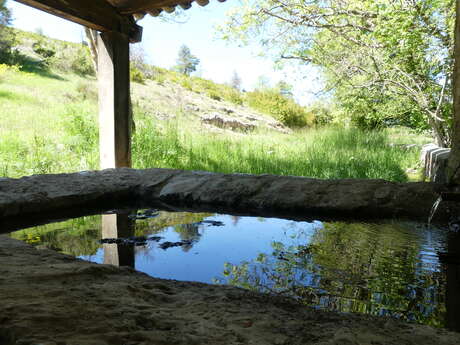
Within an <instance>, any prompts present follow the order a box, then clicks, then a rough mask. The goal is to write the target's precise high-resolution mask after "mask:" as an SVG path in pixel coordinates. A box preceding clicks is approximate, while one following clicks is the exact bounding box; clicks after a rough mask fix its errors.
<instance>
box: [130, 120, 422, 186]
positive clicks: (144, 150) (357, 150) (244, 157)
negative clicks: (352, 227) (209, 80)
mask: <svg viewBox="0 0 460 345" xmlns="http://www.w3.org/2000/svg"><path fill="white" fill-rule="evenodd" d="M136 123H137V128H136V133H135V135H134V140H133V157H135V159H134V167H135V168H139V169H144V168H150V167H162V168H174V169H185V170H208V171H215V172H223V173H234V172H239V173H249V174H264V173H270V174H276V175H295V176H308V177H317V178H383V179H386V180H391V181H407V180H408V176H407V175H406V173H405V170H406V169H408V168H412V167H417V164H418V150H417V149H416V148H414V149H411V150H404V149H403V148H401V147H399V146H390V145H389V136H388V135H389V134H388V133H386V132H383V131H382V132H368V131H361V130H357V129H343V128H324V129H320V130H309V131H301V132H295V133H293V134H291V135H289V136H286V135H281V134H276V133H267V134H252V135H245V136H243V137H232V136H228V137H227V136H222V135H213V134H204V135H200V136H197V135H196V133H195V134H194V133H193V132H191V131H189V130H187V129H185V128H183V127H184V126H183V122H182V121H180V123H181V126H179V120H178V122H177V123H174V122H173V123H171V124H169V125H167V126H161V127H160V126H158V125H157V126H155V125H154V123H153V121H151V120H150V119H149V118H148V117H147V116H145V115H140V114H138V117H137V120H136Z"/></svg>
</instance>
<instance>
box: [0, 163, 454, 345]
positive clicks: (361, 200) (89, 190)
mask: <svg viewBox="0 0 460 345" xmlns="http://www.w3.org/2000/svg"><path fill="white" fill-rule="evenodd" d="M444 191H446V187H444V186H443V185H441V184H436V183H393V182H387V181H383V180H351V179H349V180H318V179H309V178H302V177H280V176H272V175H260V176H254V175H242V174H216V173H208V172H194V171H179V170H169V169H149V170H134V169H125V168H124V169H110V170H104V171H98V172H80V173H73V174H58V175H41V176H30V177H23V178H20V179H0V232H3V233H7V232H9V231H12V230H14V229H18V228H21V227H24V226H31V225H35V224H38V223H40V222H47V221H51V220H58V219H63V218H66V217H76V216H80V215H84V214H88V212H92V213H97V212H98V210H107V209H111V208H117V207H126V206H128V205H136V206H139V205H142V204H145V205H148V206H149V207H158V208H161V209H164V210H196V211H215V212H225V213H229V214H235V215H260V216H272V217H284V218H292V219H318V218H320V219H325V218H331V219H337V218H349V219H354V220H357V219H369V218H373V219H378V218H406V219H414V220H421V221H425V220H426V219H427V217H428V214H429V212H430V209H431V207H432V204H433V203H434V202H435V200H436V199H437V198H438V196H439V194H440V193H442V192H444ZM449 210H450V212H453V211H452V210H453V208H452V205H451V204H449V202H442V203H441V206H440V209H439V212H438V213H437V219H438V220H443V219H447V217H448V216H449ZM203 264H206V263H203ZM0 344H1V345H17V344H23V345H25V344H48V345H58V344H59V345H86V344H88V345H89V344H91V345H96V344H97V345H109V344H110V345H127V344H132V345H134V344H136V345H150V344H168V345H169V344H181V345H186V344H187V345H190V344H196V345H199V344H213V345H233V344H235V345H236V344H247V345H251V344H252V345H275V344H278V345H282V344H285V345H287V344H295V345H308V344H312V345H313V344H316V345H319V344H323V345H326V344H329V345H334V344H335V345H339V344H381V345H390V344H408V345H425V344H426V345H428V344H430V345H431V344H438V345H455V344H460V334H459V333H454V332H449V331H447V330H443V329H435V328H431V327H428V326H423V325H417V324H407V323H403V322H401V321H398V320H393V319H389V318H383V317H374V316H369V315H359V314H357V315H354V314H337V313H331V312H324V311H320V310H314V309H311V308H307V307H305V306H303V305H301V304H299V303H297V302H296V301H294V300H292V299H290V298H286V297H280V296H275V295H267V294H260V293H257V292H253V291H248V290H243V289H239V288H235V287H231V286H219V285H208V284H201V283H193V282H179V281H174V280H162V279H157V278H152V277H149V276H147V275H145V274H143V273H140V272H136V271H134V270H133V269H131V268H129V267H114V266H110V265H99V264H93V263H89V262H85V261H82V260H78V259H76V258H74V257H71V256H68V255H64V254H60V253H57V252H55V251H52V250H48V249H37V248H34V247H32V246H30V245H28V244H25V243H23V242H20V241H17V240H14V239H11V238H9V237H7V236H0Z"/></svg>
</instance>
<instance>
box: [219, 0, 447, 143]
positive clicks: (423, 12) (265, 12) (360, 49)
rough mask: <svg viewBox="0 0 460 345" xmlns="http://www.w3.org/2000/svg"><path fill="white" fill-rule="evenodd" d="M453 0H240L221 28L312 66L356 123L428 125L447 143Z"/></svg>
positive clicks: (284, 57)
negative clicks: (242, 2)
mask: <svg viewBox="0 0 460 345" xmlns="http://www.w3.org/2000/svg"><path fill="white" fill-rule="evenodd" d="M454 22H455V1H454V0H420V1H414V0H401V1H394V0H326V1H325V0H310V1H303V0H283V1H281V0H252V1H249V0H245V5H244V6H243V7H242V8H238V11H236V10H235V11H234V12H232V13H230V14H229V17H228V21H227V23H226V25H225V27H224V28H223V30H221V33H222V36H223V37H224V38H226V39H238V40H240V41H242V42H248V40H249V39H254V38H257V39H258V40H259V43H260V44H261V45H262V46H263V47H264V48H265V47H266V48H267V49H269V50H270V51H271V52H272V53H273V54H275V56H276V57H277V58H278V59H281V60H293V61H297V62H299V63H300V64H312V65H314V66H317V68H318V70H319V71H320V73H321V74H322V76H323V79H324V81H325V85H326V91H328V92H330V94H331V95H332V97H333V98H334V100H335V102H336V103H337V104H338V105H339V106H340V107H341V108H342V110H343V111H344V112H345V113H346V114H347V116H349V117H350V118H351V120H352V121H353V122H354V123H356V124H357V125H360V126H362V127H378V126H383V125H387V124H394V123H397V124H403V125H408V126H411V127H416V128H421V129H425V128H430V129H431V130H432V131H433V134H434V137H435V138H436V140H437V142H438V144H440V145H442V146H448V145H449V144H450V126H451V118H452V107H451V100H452V96H451V85H452V65H453V27H454Z"/></svg>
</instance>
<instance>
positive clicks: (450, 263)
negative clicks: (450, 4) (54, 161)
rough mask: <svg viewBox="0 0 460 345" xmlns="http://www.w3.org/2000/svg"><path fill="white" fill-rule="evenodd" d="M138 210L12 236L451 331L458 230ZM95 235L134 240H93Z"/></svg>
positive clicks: (459, 296) (180, 276)
mask: <svg viewBox="0 0 460 345" xmlns="http://www.w3.org/2000/svg"><path fill="white" fill-rule="evenodd" d="M133 214H134V216H133ZM140 215H141V216H139V213H138V214H137V216H136V212H135V211H132V212H131V216H130V215H129V214H128V212H119V213H118V214H111V215H103V216H100V217H86V218H82V219H75V220H70V221H67V222H65V223H61V224H58V223H56V224H50V225H46V226H41V227H37V228H32V229H27V230H22V231H19V232H16V233H14V234H12V236H13V237H16V238H19V239H22V240H26V241H28V242H29V243H32V244H35V245H37V246H45V247H49V248H54V249H57V250H60V251H62V252H66V253H68V254H72V255H75V256H79V257H81V258H84V259H87V260H90V261H94V262H98V263H108V264H112V265H117V266H124V265H128V266H131V267H136V269H137V270H139V271H142V272H145V273H147V274H150V275H152V276H155V277H158V278H166V279H177V280H192V281H201V282H206V283H211V282H218V283H224V284H230V285H235V286H239V287H243V288H246V289H252V290H257V291H263V292H271V293H276V294H284V295H289V296H292V297H294V298H296V299H298V300H299V301H300V302H301V303H304V304H306V305H309V306H313V307H315V308H320V309H325V310H335V311H341V312H359V313H367V314H372V315H382V316H383V315H385V316H391V317H395V318H399V319H403V320H407V321H415V322H419V323H424V324H429V325H432V326H436V327H443V326H447V327H449V328H451V329H456V330H458V331H460V317H456V316H458V313H459V311H460V269H459V264H460V239H459V236H458V235H455V236H450V237H449V239H448V238H447V236H446V232H445V231H441V230H437V229H434V228H432V227H427V226H426V225H416V224H406V223H392V222H390V223H383V224H350V223H343V222H335V223H332V222H331V223H321V222H313V223H307V222H293V221H288V220H282V219H267V218H254V217H233V216H225V215H212V214H196V213H168V212H162V211H160V212H156V211H155V212H151V210H150V211H149V212H148V213H147V212H143V211H141V213H140ZM144 215H147V216H144ZM98 228H99V229H100V230H98ZM101 237H102V238H103V239H104V238H125V239H126V238H131V239H135V238H143V241H142V243H141V244H142V245H141V246H138V245H134V244H139V243H134V244H133V243H132V241H123V242H118V243H110V244H109V243H104V244H102V245H100V244H98V240H100V238H101ZM127 242H128V243H130V245H127V244H126V243H127ZM121 243H124V244H121ZM168 243H169V245H167V244H168ZM171 244H172V245H171ZM162 248H165V249H162ZM438 252H441V253H444V252H447V253H448V254H441V262H442V263H440V262H439V258H438V254H437V253H438Z"/></svg>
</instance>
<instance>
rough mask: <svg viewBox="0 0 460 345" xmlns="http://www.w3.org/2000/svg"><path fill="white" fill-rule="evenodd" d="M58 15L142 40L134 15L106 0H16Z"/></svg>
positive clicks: (140, 28) (99, 29)
mask: <svg viewBox="0 0 460 345" xmlns="http://www.w3.org/2000/svg"><path fill="white" fill-rule="evenodd" d="M16 1H17V2H20V3H23V4H25V5H28V6H31V7H34V8H37V9H39V10H42V11H45V12H48V13H50V14H53V15H56V16H58V17H61V18H64V19H68V20H70V21H73V22H75V23H78V24H81V25H84V26H87V27H89V28H91V29H94V30H98V31H101V32H108V31H114V32H118V33H122V34H125V35H127V36H128V37H129V40H130V42H131V43H135V42H140V40H141V39H142V27H140V26H138V25H136V23H135V21H134V18H133V17H132V16H123V15H120V14H119V13H118V12H117V10H116V9H115V8H114V7H112V6H111V5H110V4H109V3H107V1H106V0H73V1H69V0H16Z"/></svg>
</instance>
